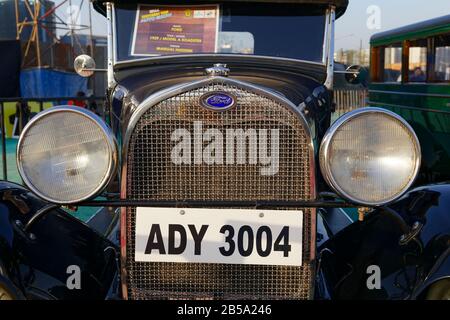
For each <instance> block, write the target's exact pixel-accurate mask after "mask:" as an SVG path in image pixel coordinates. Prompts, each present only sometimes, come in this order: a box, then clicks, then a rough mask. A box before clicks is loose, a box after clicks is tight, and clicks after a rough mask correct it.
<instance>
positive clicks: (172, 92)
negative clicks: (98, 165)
mask: <svg viewBox="0 0 450 320" xmlns="http://www.w3.org/2000/svg"><path fill="white" fill-rule="evenodd" d="M218 80H219V81H221V82H223V83H228V84H231V85H235V86H238V87H240V88H243V89H246V90H248V91H251V92H254V93H256V94H260V95H262V96H264V97H266V98H269V99H272V100H275V101H277V102H278V103H280V104H283V105H285V106H287V107H288V108H289V109H290V110H291V111H292V112H294V114H296V115H297V116H298V118H299V120H300V122H301V123H302V125H303V126H304V128H305V133H306V135H307V138H308V139H309V154H310V156H309V157H310V159H309V162H310V181H309V183H310V197H311V198H312V199H316V182H315V179H316V166H315V158H314V143H313V139H312V134H311V128H310V127H309V125H308V122H307V120H306V119H305V117H304V115H303V114H302V113H301V112H300V110H299V109H298V108H297V107H296V106H295V105H294V104H293V103H292V102H291V101H289V100H287V99H286V98H285V97H283V96H281V95H278V94H276V93H274V92H270V91H268V90H266V89H264V88H260V87H258V86H256V85H253V84H249V83H246V82H242V81H239V80H234V79H230V78H224V77H208V78H205V79H202V80H197V81H194V82H187V83H182V84H178V85H175V86H172V87H169V88H166V89H163V90H161V91H159V92H157V93H155V94H153V95H151V96H150V97H148V98H147V99H145V100H144V101H143V102H142V103H141V104H140V105H139V106H138V107H137V108H136V111H135V112H134V113H133V114H132V116H131V118H130V121H129V122H128V126H127V128H126V129H124V134H123V136H124V140H123V144H122V145H123V148H122V173H121V183H120V187H121V190H120V198H121V199H126V198H127V167H128V158H127V157H128V148H129V142H130V139H131V135H132V133H133V131H134V128H135V126H136V123H137V122H138V121H139V119H140V118H141V117H142V115H143V114H144V113H145V112H147V110H148V109H150V108H152V107H153V106H155V105H156V104H158V103H159V102H161V101H163V100H165V99H169V98H171V97H173V96H176V95H178V94H181V93H184V92H186V91H189V90H193V89H196V88H199V87H201V86H204V85H207V84H209V83H213V82H217V81H218ZM126 215H127V209H126V208H122V209H121V217H120V230H121V231H120V250H121V255H120V256H121V265H122V267H121V275H122V276H121V283H122V294H123V297H124V299H128V288H127V270H126V268H125V266H126V261H127V235H126V227H127V224H126V222H127V221H126ZM316 219H317V211H316V209H314V208H313V209H311V239H310V241H311V248H310V260H311V261H314V260H315V255H316V223H317V220H316ZM313 287H314V286H313Z"/></svg>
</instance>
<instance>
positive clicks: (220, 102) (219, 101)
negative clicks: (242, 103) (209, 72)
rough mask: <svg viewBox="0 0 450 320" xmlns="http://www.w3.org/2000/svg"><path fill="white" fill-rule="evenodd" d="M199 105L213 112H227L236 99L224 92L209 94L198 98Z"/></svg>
mask: <svg viewBox="0 0 450 320" xmlns="http://www.w3.org/2000/svg"><path fill="white" fill-rule="evenodd" d="M200 104H201V105H202V106H203V107H205V108H208V109H211V110H215V111H225V110H228V109H230V108H232V107H234V105H235V104H236V98H235V97H234V96H233V95H231V94H229V93H226V92H217V91H216V92H210V93H207V94H205V95H203V96H202V97H201V98H200Z"/></svg>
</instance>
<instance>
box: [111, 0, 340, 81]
mask: <svg viewBox="0 0 450 320" xmlns="http://www.w3.org/2000/svg"><path fill="white" fill-rule="evenodd" d="M106 13H107V20H108V37H107V38H108V39H107V40H108V83H111V85H112V84H114V83H115V80H114V67H115V66H120V65H130V64H133V63H142V62H145V61H148V62H152V63H158V62H171V61H174V62H175V61H179V60H182V59H186V58H192V57H211V56H214V57H219V58H220V57H224V58H228V57H234V58H240V59H243V60H245V59H249V60H260V61H270V60H273V61H275V60H276V61H278V62H283V61H285V62H288V63H298V64H311V65H317V66H321V67H325V68H326V70H327V77H326V81H325V82H324V85H325V86H326V87H327V88H329V89H332V87H333V73H334V29H335V20H336V7H335V6H331V5H330V6H329V7H328V8H327V9H325V19H324V20H325V26H324V37H323V41H322V43H323V52H322V61H321V62H316V61H309V60H301V59H294V58H284V57H276V56H266V55H256V54H252V55H246V54H233V53H196V54H175V55H158V56H146V57H142V58H137V59H128V60H120V61H119V60H118V59H117V56H118V44H117V38H116V35H117V31H116V22H115V19H116V9H115V5H114V3H111V2H107V3H106Z"/></svg>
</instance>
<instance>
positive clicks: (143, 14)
mask: <svg viewBox="0 0 450 320" xmlns="http://www.w3.org/2000/svg"><path fill="white" fill-rule="evenodd" d="M94 4H95V7H96V9H97V10H98V11H99V12H101V13H103V14H104V15H105V17H106V19H105V22H106V23H107V26H108V61H107V70H100V69H97V68H96V65H95V63H94V61H93V60H92V59H91V58H89V57H86V56H81V57H79V58H77V59H76V61H75V69H76V70H77V72H78V73H79V74H80V75H83V76H89V75H91V74H92V73H93V72H102V71H106V73H107V79H108V88H107V102H108V115H107V117H105V119H102V118H100V117H98V116H96V115H94V114H92V113H91V112H89V111H87V110H84V109H81V108H77V107H68V106H61V107H55V108H51V109H48V110H45V111H44V112H42V113H39V114H38V115H37V116H35V117H34V118H33V119H32V120H31V121H30V123H28V124H27V126H26V128H25V129H24V131H23V132H22V134H21V137H20V140H19V144H18V148H17V165H18V168H19V171H20V174H21V177H22V179H23V182H24V185H25V187H22V186H19V185H16V184H13V183H9V182H1V183H0V199H1V202H0V206H1V211H0V297H3V298H5V299H6V298H7V299H20V298H26V299H245V300H247V299H274V300H275V299H295V300H304V299H318V300H322V299H448V298H449V295H450V256H449V254H450V249H449V245H450V213H449V210H448V208H449V206H450V185H446V184H440V185H424V186H416V187H414V186H413V184H414V181H415V179H416V177H417V176H418V174H419V168H420V163H421V146H420V144H419V142H418V139H417V137H416V134H415V133H414V130H413V129H412V128H411V126H410V125H409V124H408V123H407V122H406V121H405V120H404V119H402V118H401V117H400V116H398V115H396V114H395V113H393V112H391V111H388V110H385V109H381V108H359V109H356V110H354V111H351V112H349V113H346V114H344V115H343V116H341V117H340V118H339V119H337V120H336V121H334V122H333V123H331V117H332V113H333V111H334V110H335V108H336V103H339V101H337V100H336V99H333V95H334V91H333V85H334V75H335V73H340V74H345V76H346V78H347V79H348V81H349V83H357V82H358V71H357V70H358V68H355V67H352V68H350V69H349V70H341V71H337V70H335V68H334V61H333V53H334V30H335V20H336V19H337V18H338V17H340V16H341V15H342V14H344V12H345V10H346V7H347V5H348V2H347V0H272V1H270V0H246V1H237V0H227V1H225V0H217V1H206V0H203V1H198V2H197V1H173V2H171V1H164V4H163V5H162V4H161V1H144V0H142V1H141V2H139V3H138V2H133V1H119V0H117V1H111V2H103V1H94ZM81 206H88V207H89V206H90V207H98V208H99V210H98V212H97V213H96V214H95V215H94V216H93V217H92V218H91V219H90V220H89V221H88V222H87V223H83V222H80V221H79V220H77V219H76V218H74V217H73V216H72V215H71V214H69V213H67V212H66V209H67V208H72V209H74V210H76V208H77V207H81ZM343 208H354V209H355V210H357V212H358V219H356V220H357V221H354V220H353V219H349V218H348V216H347V215H346V213H345V211H344V210H343ZM77 275H78V276H79V278H77Z"/></svg>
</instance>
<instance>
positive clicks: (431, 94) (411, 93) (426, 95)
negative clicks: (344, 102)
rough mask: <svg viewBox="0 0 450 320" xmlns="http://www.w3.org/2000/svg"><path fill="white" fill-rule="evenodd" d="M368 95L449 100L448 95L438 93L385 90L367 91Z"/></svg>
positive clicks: (449, 96) (449, 95)
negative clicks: (380, 94)
mask: <svg viewBox="0 0 450 320" xmlns="http://www.w3.org/2000/svg"><path fill="white" fill-rule="evenodd" d="M369 93H383V94H396V95H404V96H420V97H432V98H444V99H450V94H440V93H420V92H404V91H386V90H369Z"/></svg>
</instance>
